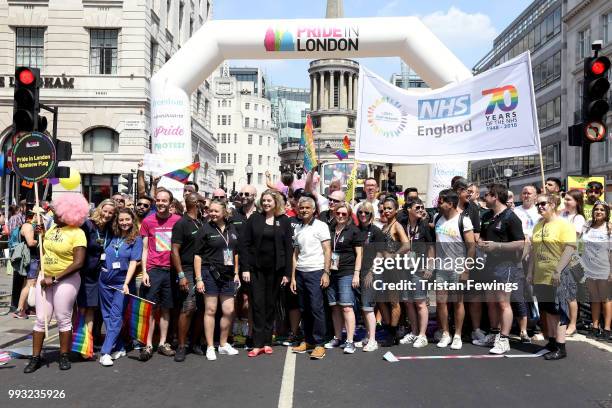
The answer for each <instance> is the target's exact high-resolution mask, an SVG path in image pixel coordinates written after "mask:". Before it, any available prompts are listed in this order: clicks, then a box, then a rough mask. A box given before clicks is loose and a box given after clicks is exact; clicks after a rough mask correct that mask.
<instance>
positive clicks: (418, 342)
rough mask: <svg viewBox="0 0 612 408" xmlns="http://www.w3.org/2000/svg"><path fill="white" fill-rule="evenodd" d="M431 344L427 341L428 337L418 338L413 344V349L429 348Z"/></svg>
mask: <svg viewBox="0 0 612 408" xmlns="http://www.w3.org/2000/svg"><path fill="white" fill-rule="evenodd" d="M428 343H429V342H428V341H427V336H417V337H416V338H415V339H414V342H413V343H412V347H414V348H423V347H425V346H427V344H428Z"/></svg>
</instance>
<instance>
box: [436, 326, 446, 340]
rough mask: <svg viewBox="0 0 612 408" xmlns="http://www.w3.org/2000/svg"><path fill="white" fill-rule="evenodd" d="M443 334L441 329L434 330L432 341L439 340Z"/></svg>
mask: <svg viewBox="0 0 612 408" xmlns="http://www.w3.org/2000/svg"><path fill="white" fill-rule="evenodd" d="M443 334H444V333H443V332H442V330H441V329H438V330H436V331H435V332H434V341H440V340H442V335H443Z"/></svg>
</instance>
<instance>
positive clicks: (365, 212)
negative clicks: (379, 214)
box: [358, 211, 372, 216]
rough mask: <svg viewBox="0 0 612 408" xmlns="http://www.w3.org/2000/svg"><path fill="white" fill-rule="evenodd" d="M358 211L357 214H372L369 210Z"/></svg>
mask: <svg viewBox="0 0 612 408" xmlns="http://www.w3.org/2000/svg"><path fill="white" fill-rule="evenodd" d="M358 213H359V215H367V216H370V215H372V213H371V212H369V211H358Z"/></svg>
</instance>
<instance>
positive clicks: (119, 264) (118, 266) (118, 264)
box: [113, 262, 121, 269]
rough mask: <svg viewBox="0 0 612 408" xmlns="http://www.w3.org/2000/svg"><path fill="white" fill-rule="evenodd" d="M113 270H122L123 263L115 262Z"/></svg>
mask: <svg viewBox="0 0 612 408" xmlns="http://www.w3.org/2000/svg"><path fill="white" fill-rule="evenodd" d="M113 269H121V262H113Z"/></svg>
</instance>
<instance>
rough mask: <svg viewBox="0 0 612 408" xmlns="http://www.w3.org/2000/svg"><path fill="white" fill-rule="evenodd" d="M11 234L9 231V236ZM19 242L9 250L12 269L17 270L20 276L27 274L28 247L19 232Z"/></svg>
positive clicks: (29, 258)
mask: <svg viewBox="0 0 612 408" xmlns="http://www.w3.org/2000/svg"><path fill="white" fill-rule="evenodd" d="M20 229H21V228H15V230H16V231H19V230H20ZM12 235H13V234H12V233H11V236H12ZM17 239H18V240H19V242H18V243H17V244H16V245H14V246H13V247H12V248H11V250H10V256H11V258H10V261H11V266H12V267H13V270H14V271H15V272H17V273H18V274H19V275H21V276H27V274H28V268H29V267H30V261H31V257H30V248H28V245H27V244H26V243H25V242H24V241H22V240H21V234H18V238H17Z"/></svg>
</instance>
